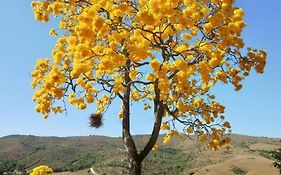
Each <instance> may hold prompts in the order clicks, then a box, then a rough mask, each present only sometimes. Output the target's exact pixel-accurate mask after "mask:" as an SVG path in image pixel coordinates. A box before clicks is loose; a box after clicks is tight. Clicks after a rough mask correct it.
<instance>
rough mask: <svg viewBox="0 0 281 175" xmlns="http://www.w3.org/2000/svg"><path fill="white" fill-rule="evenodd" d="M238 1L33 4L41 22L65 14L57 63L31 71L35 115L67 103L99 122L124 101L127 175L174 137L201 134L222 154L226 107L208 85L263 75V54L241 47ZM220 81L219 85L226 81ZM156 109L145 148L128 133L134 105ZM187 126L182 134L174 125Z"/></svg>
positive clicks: (42, 63)
mask: <svg viewBox="0 0 281 175" xmlns="http://www.w3.org/2000/svg"><path fill="white" fill-rule="evenodd" d="M233 3H234V0H138V1H137V0H45V1H44V2H41V1H36V2H32V7H33V11H34V14H35V18H36V19H37V20H38V21H42V22H48V21H49V15H50V14H53V15H54V16H55V17H56V16H60V18H59V19H60V22H59V25H58V29H57V30H54V29H51V30H50V35H52V36H55V37H57V44H56V45H55V48H54V50H53V51H52V58H46V59H38V60H37V63H36V66H35V70H34V71H33V72H32V76H33V78H34V79H33V82H32V87H33V88H35V89H36V91H35V93H34V97H33V100H34V101H35V102H36V103H37V106H36V111H37V112H40V113H42V114H43V116H44V118H47V117H48V115H49V113H52V112H53V113H57V112H63V111H64V110H65V109H64V108H63V107H62V106H61V105H60V101H63V102H64V101H65V100H66V99H67V98H68V101H69V103H70V104H72V105H73V106H75V107H77V108H78V109H80V110H83V109H85V108H87V105H89V104H91V103H95V104H96V110H95V112H94V113H93V115H91V123H92V124H93V125H94V126H97V127H98V126H99V124H100V120H101V117H102V116H103V114H104V113H105V112H106V111H107V109H108V106H110V104H111V103H112V102H113V100H119V102H120V104H121V109H120V113H119V117H120V119H121V120H122V137H123V143H124V146H125V149H126V151H127V153H128V164H129V174H130V175H140V174H141V164H142V161H143V160H144V158H145V157H146V156H147V155H148V153H149V152H150V151H151V150H152V149H153V148H156V145H155V144H156V141H157V139H158V135H159V131H160V130H161V129H162V130H166V131H167V134H166V137H165V138H164V140H163V142H164V143H168V142H169V141H170V139H171V137H172V136H176V135H179V134H180V135H190V134H195V135H197V136H198V139H199V140H200V142H206V143H208V144H209V147H210V148H212V149H216V148H217V147H220V146H222V145H224V144H226V143H228V142H229V138H227V137H225V134H227V133H228V132H229V131H230V123H229V122H227V121H224V116H223V114H224V106H223V105H221V104H219V103H218V102H216V101H215V98H216V97H215V95H214V94H212V93H210V89H211V88H212V87H214V86H215V85H216V84H217V83H219V84H222V83H224V84H232V85H233V86H234V88H235V90H236V91H239V90H240V89H241V88H242V84H241V81H242V80H243V79H244V78H245V77H247V76H248V75H249V72H250V71H251V69H252V68H254V69H255V70H256V72H257V73H262V72H263V69H264V66H265V62H266V52H265V51H262V50H255V49H251V48H248V49H247V50H246V49H243V48H244V42H243V39H242V38H241V32H242V30H243V28H244V27H245V25H246V24H245V22H244V21H243V16H244V12H243V10H242V9H241V8H236V7H234V5H233ZM220 82H221V83H220ZM135 103H137V104H142V105H143V106H144V110H153V112H154V116H153V117H154V126H153V129H152V133H151V135H150V138H149V140H148V142H147V143H146V145H145V147H144V148H143V149H141V150H138V149H137V147H136V145H135V142H134V140H133V138H132V135H131V132H130V129H131V128H130V117H131V105H132V104H135ZM179 125H182V126H181V127H178V128H181V129H180V130H178V129H177V128H176V127H177V126H179Z"/></svg>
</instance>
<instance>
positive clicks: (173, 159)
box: [0, 135, 281, 175]
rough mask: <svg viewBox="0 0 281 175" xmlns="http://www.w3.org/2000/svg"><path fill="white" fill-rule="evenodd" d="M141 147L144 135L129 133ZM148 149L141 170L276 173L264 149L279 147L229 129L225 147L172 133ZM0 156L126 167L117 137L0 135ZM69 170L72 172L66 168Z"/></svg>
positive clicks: (101, 170)
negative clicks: (215, 148) (209, 145)
mask: <svg viewBox="0 0 281 175" xmlns="http://www.w3.org/2000/svg"><path fill="white" fill-rule="evenodd" d="M135 139H136V143H137V145H138V146H139V147H142V146H143V145H144V143H145V142H146V141H147V139H148V137H147V136H145V135H141V136H135ZM162 139H163V136H160V139H159V147H160V148H159V151H158V152H152V153H151V154H149V156H148V157H147V158H146V159H145V161H144V163H143V171H144V174H147V175H161V174H163V175H164V174H165V175H174V174H175V175H176V174H181V175H190V174H195V175H201V174H202V175H208V174H209V175H215V174H223V175H228V174H229V175H237V174H238V175H243V174H253V175H264V174H267V175H278V171H277V169H275V168H274V167H273V166H272V160H271V159H270V156H269V151H271V150H274V149H276V148H278V147H281V145H280V144H281V142H280V139H273V138H265V137H249V136H242V135H232V140H233V141H232V146H231V148H230V149H225V148H224V149H220V150H218V151H210V150H208V149H206V145H199V144H198V143H197V142H196V141H192V140H189V139H187V140H180V139H173V140H172V142H171V143H170V144H168V145H162V144H161V142H160V141H161V140H162ZM0 160H14V161H15V162H17V163H18V164H21V165H24V166H25V168H27V169H31V168H33V167H35V166H37V165H39V164H47V165H49V166H50V167H52V168H53V169H54V170H55V171H56V172H57V173H56V174H57V175H64V174H73V175H74V174H76V175H83V174H88V173H87V170H88V169H89V168H90V167H92V168H93V169H94V170H95V172H97V174H101V175H106V174H107V175H111V174H112V175H113V174H114V175H119V174H120V175H121V174H126V173H127V164H126V152H125V150H124V148H123V145H122V141H121V139H120V138H111V137H103V136H88V137H62V138H60V137H36V136H20V135H13V136H6V137H2V138H0ZM70 172H72V173H70Z"/></svg>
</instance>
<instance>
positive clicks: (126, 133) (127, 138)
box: [122, 60, 142, 175]
mask: <svg viewBox="0 0 281 175" xmlns="http://www.w3.org/2000/svg"><path fill="white" fill-rule="evenodd" d="M129 72H130V61H129V60H128V61H127V63H126V72H125V77H124V79H125V84H126V85H127V87H126V90H125V92H124V98H123V121H122V126H123V130H122V138H123V143H124V146H125V149H126V151H127V153H128V163H129V175H141V162H142V161H140V158H139V154H138V150H137V148H136V145H135V142H134V140H133V137H132V135H131V133H130V93H131V92H130V91H131V87H130V85H129V82H130V81H131V79H130V77H129Z"/></svg>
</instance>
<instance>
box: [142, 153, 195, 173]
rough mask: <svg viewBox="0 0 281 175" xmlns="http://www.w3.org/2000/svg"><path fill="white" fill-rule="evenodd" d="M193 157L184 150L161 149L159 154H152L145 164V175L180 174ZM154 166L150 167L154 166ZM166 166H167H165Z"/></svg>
mask: <svg viewBox="0 0 281 175" xmlns="http://www.w3.org/2000/svg"><path fill="white" fill-rule="evenodd" d="M191 160H193V157H192V156H191V155H189V154H186V153H184V152H183V151H182V150H179V149H174V148H160V149H159V151H158V152H154V153H152V154H150V155H149V156H148V157H147V159H146V160H145V162H144V171H145V172H147V173H145V172H144V174H148V173H149V174H152V175H153V174H154V175H157V174H163V173H166V174H179V173H181V172H182V171H183V170H184V169H185V168H186V167H187V164H188V162H189V161H191ZM152 164H153V166H150V165H152ZM163 165H165V166H163Z"/></svg>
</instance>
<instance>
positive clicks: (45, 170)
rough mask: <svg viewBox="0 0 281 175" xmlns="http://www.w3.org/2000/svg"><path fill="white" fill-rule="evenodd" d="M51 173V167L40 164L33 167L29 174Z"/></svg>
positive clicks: (43, 174)
mask: <svg viewBox="0 0 281 175" xmlns="http://www.w3.org/2000/svg"><path fill="white" fill-rule="evenodd" d="M52 173H53V170H52V168H50V167H48V166H47V165H40V166H38V167H35V168H34V169H33V170H32V172H31V173H30V174H29V175H48V174H52Z"/></svg>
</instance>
